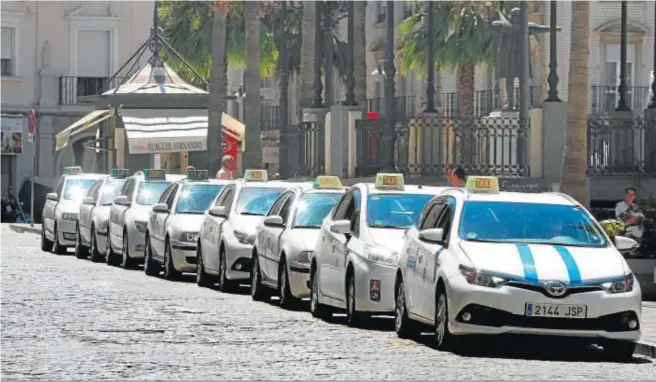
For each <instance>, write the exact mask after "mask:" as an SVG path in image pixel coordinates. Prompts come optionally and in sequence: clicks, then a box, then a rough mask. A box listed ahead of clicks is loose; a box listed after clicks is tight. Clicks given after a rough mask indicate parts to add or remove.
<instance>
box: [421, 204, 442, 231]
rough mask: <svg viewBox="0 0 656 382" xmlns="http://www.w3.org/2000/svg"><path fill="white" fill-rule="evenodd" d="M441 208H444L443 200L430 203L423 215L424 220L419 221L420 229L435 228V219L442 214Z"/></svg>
mask: <svg viewBox="0 0 656 382" xmlns="http://www.w3.org/2000/svg"><path fill="white" fill-rule="evenodd" d="M443 209H444V201H443V200H442V201H436V202H434V203H432V204H431V206H430V207H429V209H428V211H427V212H426V216H425V217H424V220H423V221H422V223H421V228H420V229H421V230H425V229H430V228H435V227H436V226H437V219H438V218H439V217H440V215H441V214H442V210H443Z"/></svg>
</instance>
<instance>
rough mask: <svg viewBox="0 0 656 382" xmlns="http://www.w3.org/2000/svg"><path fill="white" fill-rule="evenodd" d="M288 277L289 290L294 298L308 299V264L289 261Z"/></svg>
mask: <svg viewBox="0 0 656 382" xmlns="http://www.w3.org/2000/svg"><path fill="white" fill-rule="evenodd" d="M287 275H289V290H290V291H291V292H292V295H293V296H294V297H296V298H304V297H310V288H309V287H308V284H309V283H310V264H304V263H299V262H296V261H291V262H290V264H289V269H288V272H287Z"/></svg>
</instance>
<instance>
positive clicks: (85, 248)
mask: <svg viewBox="0 0 656 382" xmlns="http://www.w3.org/2000/svg"><path fill="white" fill-rule="evenodd" d="M129 175H130V170H128V169H125V168H114V169H112V175H111V176H109V177H107V178H104V179H100V180H98V181H96V183H94V184H93V186H91V189H89V192H88V193H87V196H86V197H85V198H84V199H83V200H82V204H81V205H80V216H79V218H78V225H77V229H76V234H75V236H76V239H75V256H76V257H77V258H78V259H86V258H87V257H89V255H91V256H90V260H91V261H93V262H97V261H100V260H101V259H102V258H103V256H105V246H106V245H107V243H106V242H107V225H108V224H109V209H110V207H111V205H112V203H113V202H114V199H116V197H117V196H118V194H119V192H120V191H121V188H123V184H125V182H126V180H127V178H128V176H129Z"/></svg>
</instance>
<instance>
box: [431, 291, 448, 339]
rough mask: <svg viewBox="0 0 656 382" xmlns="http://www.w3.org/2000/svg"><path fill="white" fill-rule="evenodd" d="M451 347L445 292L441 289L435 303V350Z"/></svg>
mask: <svg viewBox="0 0 656 382" xmlns="http://www.w3.org/2000/svg"><path fill="white" fill-rule="evenodd" d="M450 345H451V332H450V331H449V304H448V299H447V297H446V291H444V288H443V287H440V288H439V289H438V295H437V299H436V302H435V348H436V349H438V350H444V349H447V348H448V347H449V346H450Z"/></svg>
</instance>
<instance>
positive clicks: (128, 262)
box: [121, 231, 135, 269]
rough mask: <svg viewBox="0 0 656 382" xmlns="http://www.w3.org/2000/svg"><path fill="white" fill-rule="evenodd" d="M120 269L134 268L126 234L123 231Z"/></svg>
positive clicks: (133, 260)
mask: <svg viewBox="0 0 656 382" xmlns="http://www.w3.org/2000/svg"><path fill="white" fill-rule="evenodd" d="M121 268H123V269H134V268H135V259H133V258H131V257H130V245H129V243H128V233H127V232H126V231H123V255H122V256H121Z"/></svg>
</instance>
